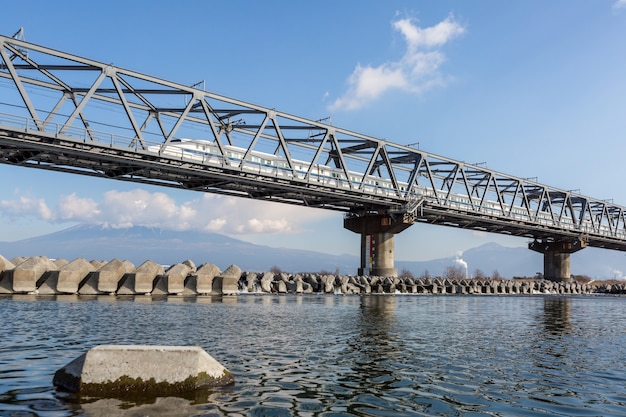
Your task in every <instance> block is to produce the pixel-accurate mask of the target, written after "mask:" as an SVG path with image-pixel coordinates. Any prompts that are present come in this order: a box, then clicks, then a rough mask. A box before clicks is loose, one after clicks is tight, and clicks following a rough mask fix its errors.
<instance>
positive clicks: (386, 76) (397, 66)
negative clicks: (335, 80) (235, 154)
mask: <svg viewBox="0 0 626 417" xmlns="http://www.w3.org/2000/svg"><path fill="white" fill-rule="evenodd" d="M624 1H626V0H624ZM392 26H393V28H394V29H395V30H397V31H399V32H400V33H401V34H402V35H403V37H404V39H405V41H406V44H407V47H406V52H405V54H404V56H403V57H402V58H401V59H400V60H399V61H393V62H386V63H383V64H381V65H379V66H376V67H373V66H369V65H368V66H361V65H360V64H357V66H356V68H355V70H354V72H353V73H352V74H351V75H350V77H349V78H348V91H346V93H345V94H344V95H343V96H341V97H339V98H337V99H336V100H335V101H334V102H333V103H332V104H331V105H330V106H329V110H331V111H333V110H355V109H358V108H360V107H363V106H365V105H367V104H368V103H370V102H372V101H374V100H376V99H378V98H379V97H380V96H381V95H382V94H384V93H386V92H388V91H390V90H399V91H406V92H410V93H413V94H420V93H422V92H423V91H425V90H427V89H428V88H431V87H433V86H435V85H442V84H443V81H442V78H441V76H440V74H439V73H438V70H439V67H440V66H441V64H442V63H443V62H444V60H445V57H444V55H443V53H442V52H441V51H439V50H436V49H435V48H437V47H441V46H443V45H445V44H446V43H448V42H449V41H450V40H451V39H453V38H455V37H457V36H459V35H462V34H463V33H464V31H465V29H464V28H463V26H461V25H460V24H459V23H458V22H456V21H455V19H454V17H453V16H452V15H450V16H448V17H447V18H446V19H445V20H444V21H442V22H440V23H438V24H436V25H435V26H432V27H428V28H420V27H418V26H417V25H416V24H415V22H414V21H413V20H412V19H400V20H397V21H395V22H393V23H392Z"/></svg>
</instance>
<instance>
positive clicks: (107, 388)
mask: <svg viewBox="0 0 626 417" xmlns="http://www.w3.org/2000/svg"><path fill="white" fill-rule="evenodd" d="M52 382H53V384H54V386H55V387H57V388H60V389H63V390H66V391H70V392H74V393H78V394H80V395H87V396H94V397H101V398H104V397H118V396H124V397H129V396H131V397H132V396H134V395H136V396H167V395H172V396H176V395H178V394H184V393H188V392H192V391H196V390H200V389H206V388H214V387H221V386H225V385H231V384H233V383H234V382H235V379H234V377H233V375H232V373H231V372H230V371H229V370H228V369H226V368H225V367H224V366H222V365H221V364H220V363H219V362H218V361H216V360H215V359H213V357H212V356H211V355H209V354H208V353H207V352H205V351H204V350H203V349H202V348H200V347H198V346H147V345H101V346H96V347H95V348H92V349H90V350H89V351H87V352H86V353H84V354H82V355H81V356H79V357H78V358H76V359H74V360H73V361H71V362H70V363H68V364H67V365H65V366H64V367H63V368H61V369H59V370H58V371H57V372H56V373H55V374H54V378H53V381H52Z"/></svg>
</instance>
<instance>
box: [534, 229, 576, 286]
mask: <svg viewBox="0 0 626 417" xmlns="http://www.w3.org/2000/svg"><path fill="white" fill-rule="evenodd" d="M585 247H587V241H586V240H585V239H583V238H576V239H572V240H556V241H539V240H534V241H533V242H531V243H529V244H528V248H529V249H531V250H534V251H535V252H539V253H543V277H544V278H545V279H547V280H550V281H557V282H566V281H570V280H571V279H572V274H571V269H570V255H571V254H572V253H574V252H577V251H579V250H581V249H584V248H585Z"/></svg>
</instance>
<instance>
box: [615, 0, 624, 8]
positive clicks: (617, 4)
mask: <svg viewBox="0 0 626 417" xmlns="http://www.w3.org/2000/svg"><path fill="white" fill-rule="evenodd" d="M613 8H614V9H626V0H617V1H616V2H615V3H613Z"/></svg>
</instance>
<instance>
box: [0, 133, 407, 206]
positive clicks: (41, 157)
mask: <svg viewBox="0 0 626 417" xmlns="http://www.w3.org/2000/svg"><path fill="white" fill-rule="evenodd" d="M0 163H5V164H10V165H18V166H22V167H31V168H37V169H46V170H51V171H57V172H66V173H74V174H81V175H88V176H94V177H101V178H109V179H117V180H122V181H130V182H138V183H144V184H152V185H159V186H166V187H172V188H179V189H185V190H192V191H201V192H211V193H216V194H224V195H232V196H237V197H247V198H252V199H256V200H266V201H275V202H280V203H287V204H295V205H301V206H306V207H313V208H323V209H330V210H337V211H343V212H348V211H351V210H354V209H374V208H375V207H380V206H381V205H388V206H393V205H395V204H397V203H395V202H393V201H391V200H389V199H385V198H378V199H372V198H368V197H367V196H363V195H362V194H361V193H358V192H352V193H351V192H350V191H349V190H346V191H344V192H342V193H339V194H338V193H337V192H336V190H334V189H330V188H327V187H324V186H322V185H320V184H318V183H307V182H303V181H297V180H288V179H285V178H271V177H267V176H262V175H257V174H254V173H249V172H245V171H242V170H240V169H238V168H236V167H233V168H232V169H229V168H228V167H213V166H207V165H205V164H201V163H193V162H189V161H183V160H174V159H172V158H167V157H159V156H158V155H155V154H154V153H150V152H144V153H142V152H135V151H132V150H125V149H118V148H113V147H103V146H100V145H97V144H90V143H78V142H74V141H67V140H60V139H57V138H54V137H45V136H39V135H38V136H33V135H29V134H24V133H21V132H14V131H10V130H7V129H0Z"/></svg>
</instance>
